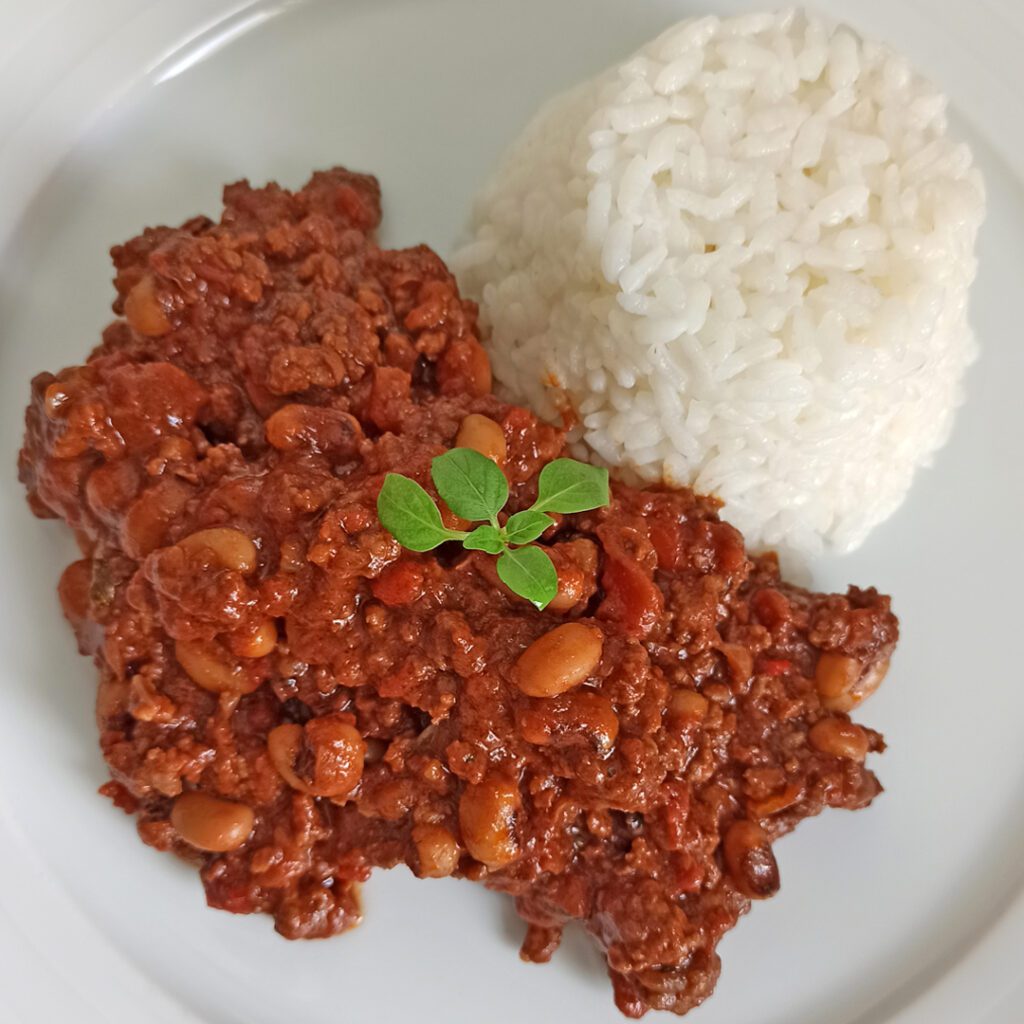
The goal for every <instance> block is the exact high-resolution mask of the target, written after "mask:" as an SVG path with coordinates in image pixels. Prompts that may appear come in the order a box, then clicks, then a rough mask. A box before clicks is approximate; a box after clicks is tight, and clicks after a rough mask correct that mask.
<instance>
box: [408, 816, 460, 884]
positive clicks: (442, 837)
mask: <svg viewBox="0 0 1024 1024" xmlns="http://www.w3.org/2000/svg"><path fill="white" fill-rule="evenodd" d="M412 841H413V845H414V846H415V848H416V858H417V860H418V861H419V869H418V870H417V872H416V874H417V875H419V877H420V878H447V877H448V875H450V874H451V873H452V872H453V871H454V870H455V869H456V868H457V867H458V865H459V845H458V843H456V841H455V836H453V835H452V834H451V832H449V831H448V829H446V828H445V827H444V826H443V825H417V826H416V827H415V828H414V829H413V830H412Z"/></svg>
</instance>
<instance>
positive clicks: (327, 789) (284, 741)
mask: <svg viewBox="0 0 1024 1024" xmlns="http://www.w3.org/2000/svg"><path fill="white" fill-rule="evenodd" d="M267 753H268V754H269V755H270V760H271V762H272V763H273V765H274V767H275V768H276V769H277V771H278V774H279V775H280V776H281V778H283V779H284V780H285V782H287V783H288V785H289V786H291V787H292V789H297V790H299V792H301V793H309V794H310V795H311V796H323V797H331V798H332V799H337V798H338V797H343V796H347V795H348V794H349V793H351V792H352V790H353V789H355V787H356V785H357V783H358V782H359V780H360V779H361V778H362V775H363V760H364V758H365V756H366V743H365V741H364V740H363V737H362V735H361V734H360V733H359V730H358V729H356V727H355V726H354V725H352V724H351V723H350V722H349V721H348V719H347V718H344V717H343V716H341V715H323V716H322V717H320V718H312V719H310V720H309V721H308V722H307V723H306V724H305V725H304V726H302V725H298V724H296V723H287V724H285V725H279V726H277V727H276V728H274V729H271V730H270V732H269V733H268V734H267ZM300 764H302V765H304V766H308V767H307V769H306V770H304V771H302V773H301V774H300V770H299V765H300Z"/></svg>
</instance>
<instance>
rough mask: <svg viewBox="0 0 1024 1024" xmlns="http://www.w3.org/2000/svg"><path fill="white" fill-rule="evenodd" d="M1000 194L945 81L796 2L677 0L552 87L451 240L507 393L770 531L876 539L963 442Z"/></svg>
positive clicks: (797, 537) (640, 472) (607, 457)
mask: <svg viewBox="0 0 1024 1024" xmlns="http://www.w3.org/2000/svg"><path fill="white" fill-rule="evenodd" d="M983 213H984V192H983V187H982V181H981V177H980V175H979V173H978V171H977V170H976V169H975V168H974V167H973V166H972V158H971V153H970V151H969V150H968V148H967V146H966V145H963V144H957V143H956V142H954V141H952V140H951V139H949V138H948V137H947V135H946V99H945V97H944V96H942V95H941V94H939V93H938V92H936V91H935V89H934V88H932V86H930V85H929V84H928V83H927V82H926V81H925V80H924V79H923V78H921V77H920V76H919V75H918V74H917V73H916V72H914V71H913V69H912V68H911V67H910V66H909V65H908V64H907V62H906V60H905V59H904V58H903V57H901V56H900V55H899V54H896V53H894V52H893V51H892V50H891V49H889V48H888V47H885V46H882V45H880V44H878V43H873V42H868V41H864V40H861V39H860V38H859V37H858V36H857V35H855V34H854V33H853V32H852V31H851V30H850V29H848V28H844V27H836V26H833V25H832V24H830V23H828V22H826V21H823V20H821V19H820V18H818V17H815V16H812V15H809V14H806V13H804V12H800V11H787V12H783V13H779V14H759V15H748V16H742V17H736V18H728V19H719V18H715V17H709V18H701V19H699V20H692V21H687V22H683V23H682V24H680V25H678V26H676V27H675V28H672V29H671V30H670V31H668V32H666V33H665V34H664V35H662V36H661V37H660V38H658V39H656V40H655V41H654V42H653V43H651V44H650V45H649V46H646V47H645V48H644V49H643V50H641V51H640V52H639V53H637V54H636V55H635V56H633V57H632V58H630V59H629V60H627V61H626V62H625V63H624V64H622V65H620V66H619V67H616V68H613V69H611V70H610V71H608V72H606V73H605V74H603V75H601V76H599V77H598V78H595V79H594V80H593V81H590V82H586V83H584V84H583V85H581V86H579V87H577V88H576V89H574V90H572V91H571V92H569V93H568V94H566V95H564V96H560V97H558V98H557V99H555V100H553V101H552V102H550V103H549V104H547V105H546V106H545V107H544V108H543V109H542V110H541V111H540V113H539V114H538V115H537V116H536V118H535V119H534V120H533V122H532V123H531V124H530V125H529V126H528V127H527V129H526V130H525V132H524V133H523V135H522V137H521V138H520V139H519V140H518V142H517V143H516V144H515V145H514V146H513V147H512V149H511V151H510V152H509V153H508V154H507V155H506V156H505V158H504V160H503V162H502V164H501V166H500V168H499V170H498V172H497V174H496V176H495V177H494V178H493V180H492V181H491V183H490V184H489V186H488V187H487V188H486V189H485V190H484V192H483V193H482V195H481V196H480V198H479V200H478V203H477V206H476V208H475V213H474V217H473V221H472V235H471V239H470V240H469V241H468V242H467V244H465V245H464V246H463V247H462V248H461V249H460V250H459V252H458V253H457V255H456V257H455V260H454V261H453V262H454V266H455V269H456V271H457V273H458V274H459V278H460V282H461V284H462V287H463V288H464V290H465V291H466V293H467V294H469V295H470V296H472V297H475V298H477V299H478V300H479V301H480V303H481V307H482V312H483V318H484V322H485V324H486V325H487V326H488V327H489V328H490V332H491V341H490V346H491V348H490V351H491V357H492V361H493V366H494V371H495V374H496V376H497V378H498V380H499V382H500V383H501V384H502V385H503V386H504V388H505V390H506V391H507V392H508V393H510V394H511V395H512V396H514V397H515V398H517V399H519V400H521V401H524V402H525V403H527V404H529V405H530V406H532V407H533V408H534V409H535V410H536V411H537V412H538V413H540V414H541V415H543V416H546V417H548V418H550V419H552V420H558V419H561V418H562V417H563V416H565V415H568V416H569V418H572V417H574V416H575V418H576V419H577V420H578V423H577V425H576V426H575V428H574V429H573V431H572V434H571V436H572V439H573V440H574V441H582V442H585V444H586V446H587V447H588V448H589V451H590V452H591V453H593V455H594V456H596V457H597V458H598V460H601V461H604V462H606V463H608V464H610V465H613V466H621V467H624V468H625V469H626V470H627V473H629V472H632V473H633V474H635V475H636V476H639V477H640V478H642V479H644V480H659V479H665V480H666V481H668V482H670V483H683V484H690V485H692V486H694V487H695V488H696V489H697V490H700V491H704V492H710V493H714V494H717V495H718V496H720V497H721V498H723V499H724V500H725V502H726V509H725V515H726V516H727V518H729V519H730V520H731V521H733V522H734V523H735V524H736V525H737V526H739V527H740V528H741V529H742V530H743V531H744V532H745V533H746V534H747V536H748V538H749V539H750V540H751V541H752V542H753V543H754V544H761V545H767V546H781V547H783V548H789V549H794V550H798V551H802V552H805V553H807V552H813V551H815V550H818V549H820V547H821V546H822V542H823V541H824V542H825V543H826V544H827V545H828V546H831V547H833V548H836V549H840V550H847V549H850V548H852V547H854V546H856V545H857V544H859V543H860V542H861V541H862V540H863V539H864V537H865V536H866V534H867V533H868V531H869V530H870V529H871V527H872V526H874V525H875V524H877V523H879V522H880V521H881V520H883V519H885V518H886V517H887V516H888V515H890V514H891V513H892V512H893V510H894V509H896V507H897V506H898V505H899V504H900V502H901V501H902V500H903V497H904V495H905V494H906V491H907V488H908V487H909V486H910V483H911V479H912V477H913V473H914V469H915V468H916V467H917V466H919V465H923V464H927V462H928V461H929V460H930V458H931V455H932V453H933V452H934V451H935V450H936V449H937V448H938V447H939V446H940V445H941V444H942V443H943V442H944V441H945V440H946V437H947V436H948V434H949V431H950V427H951V424H952V417H953V412H954V409H955V407H956V406H957V404H958V403H959V402H960V399H961V379H962V376H963V371H964V368H965V367H966V366H967V364H968V363H969V362H970V361H971V359H972V358H973V356H974V352H975V347H974V342H973V338H972V335H971V332H970V329H969V327H968V324H967V319H966V311H967V290H968V286H969V285H970V283H971V281H972V279H973V278H974V274H975V257H974V242H975V236H976V234H977V229H978V226H979V224H980V222H981V220H982V216H983Z"/></svg>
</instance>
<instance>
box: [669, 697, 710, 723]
mask: <svg viewBox="0 0 1024 1024" xmlns="http://www.w3.org/2000/svg"><path fill="white" fill-rule="evenodd" d="M709 706H710V704H709V701H708V699H707V697H705V696H704V695H703V694H700V693H697V691H696V690H676V691H675V692H674V693H673V694H672V696H671V697H670V698H669V702H668V715H669V719H670V720H671V721H673V722H674V723H675V724H676V726H677V727H682V728H686V727H689V726H693V725H697V724H698V723H700V722H703V721H704V716H705V715H706V714H707V713H708V707H709Z"/></svg>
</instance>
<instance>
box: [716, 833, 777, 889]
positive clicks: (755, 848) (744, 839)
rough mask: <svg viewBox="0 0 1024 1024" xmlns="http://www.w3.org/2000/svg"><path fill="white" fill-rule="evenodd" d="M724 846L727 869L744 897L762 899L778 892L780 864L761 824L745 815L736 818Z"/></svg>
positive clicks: (726, 834)
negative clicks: (749, 819)
mask: <svg viewBox="0 0 1024 1024" xmlns="http://www.w3.org/2000/svg"><path fill="white" fill-rule="evenodd" d="M722 849H723V854H724V857H725V867H726V870H727V871H728V872H729V874H730V875H731V876H732V879H733V882H734V883H735V885H736V887H737V888H738V889H739V890H740V891H741V892H742V893H743V894H744V895H745V896H749V897H750V899H753V900H763V899H767V898H768V897H769V896H774V895H775V894H776V893H777V892H778V891H779V884H780V883H779V866H778V864H776V862H775V855H774V854H773V853H772V846H771V843H770V842H769V841H768V835H767V833H766V832H765V831H764V829H763V828H761V826H760V825H757V824H755V823H754V822H752V821H747V820H746V819H745V818H743V819H740V820H739V821H734V822H733V823H732V824H731V825H730V826H729V829H728V831H727V832H726V833H725V839H724V840H723V843H722Z"/></svg>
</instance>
